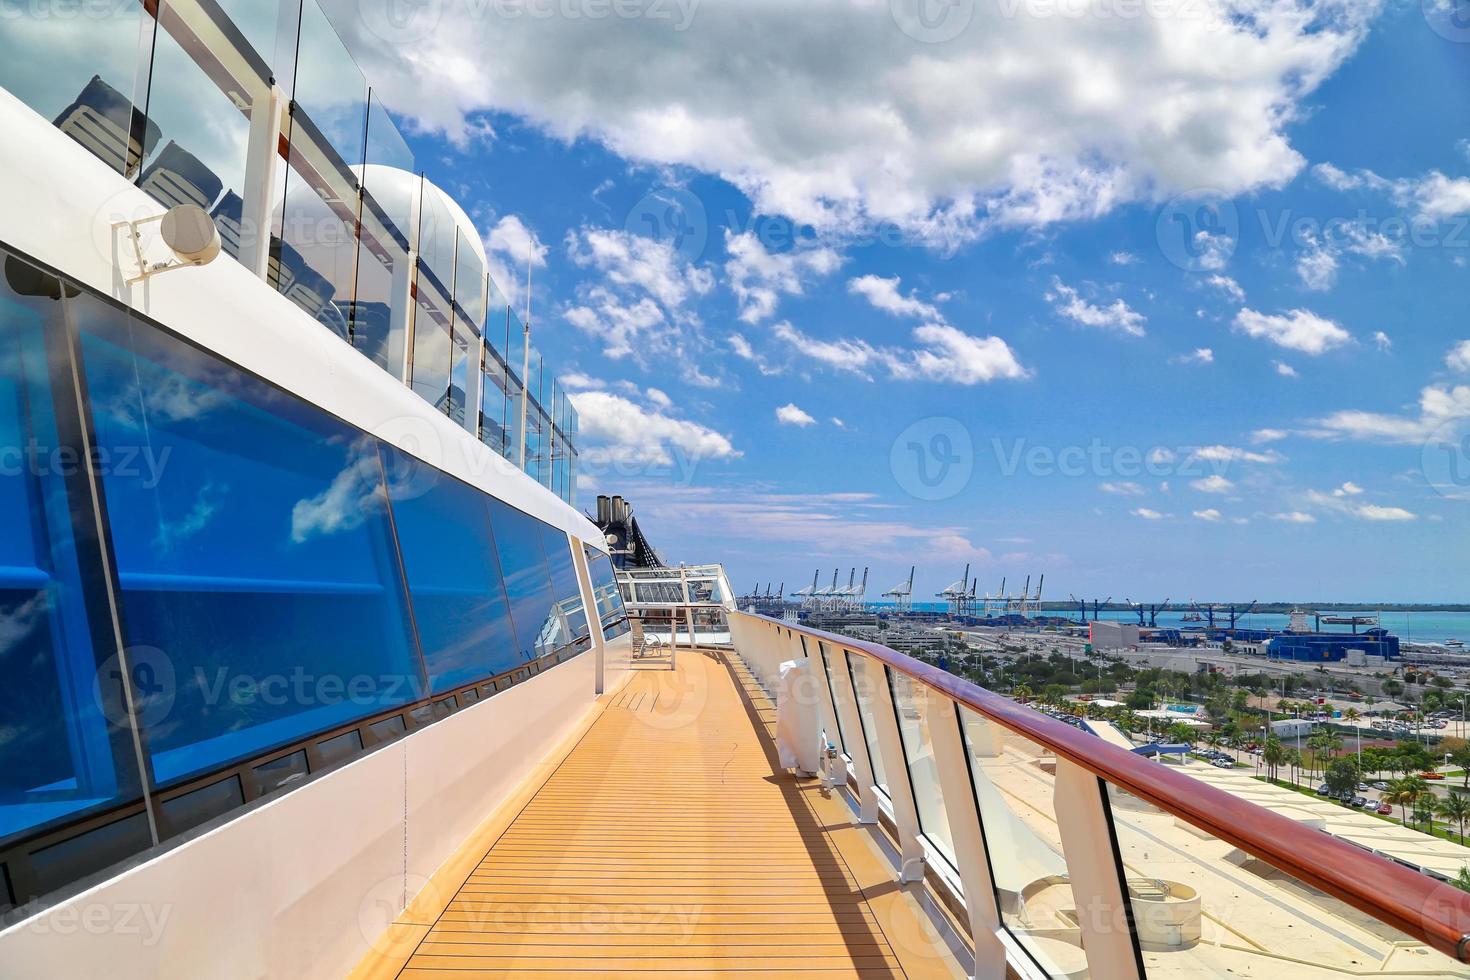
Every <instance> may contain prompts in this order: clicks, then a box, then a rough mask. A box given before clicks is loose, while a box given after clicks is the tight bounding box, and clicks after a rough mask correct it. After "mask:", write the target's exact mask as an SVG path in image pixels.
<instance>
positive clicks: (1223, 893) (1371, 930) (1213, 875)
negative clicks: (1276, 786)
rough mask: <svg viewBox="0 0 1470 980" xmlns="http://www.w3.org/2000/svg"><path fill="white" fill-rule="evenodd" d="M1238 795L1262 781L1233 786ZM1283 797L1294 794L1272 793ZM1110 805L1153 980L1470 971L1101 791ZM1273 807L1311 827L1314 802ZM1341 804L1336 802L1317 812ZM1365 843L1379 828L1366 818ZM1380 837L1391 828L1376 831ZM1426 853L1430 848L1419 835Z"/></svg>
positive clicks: (1167, 817)
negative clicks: (1379, 833)
mask: <svg viewBox="0 0 1470 980" xmlns="http://www.w3.org/2000/svg"><path fill="white" fill-rule="evenodd" d="M1239 781H1240V782H1241V786H1242V788H1244V789H1245V790H1246V791H1249V792H1252V793H1254V792H1255V788H1259V787H1260V786H1261V784H1260V783H1258V782H1256V781H1255V780H1253V779H1251V778H1250V777H1249V775H1242V776H1240V779H1239ZM1280 795H1281V796H1282V797H1283V799H1285V798H1288V797H1291V796H1293V794H1291V793H1282V794H1280ZM1108 804H1109V810H1110V811H1111V812H1112V818H1113V827H1114V830H1115V833H1116V836H1117V840H1118V853H1119V856H1120V857H1121V858H1122V861H1123V876H1124V879H1125V881H1126V883H1127V885H1128V894H1129V899H1130V903H1131V905H1132V907H1133V920H1134V929H1135V931H1136V932H1137V935H1138V942H1139V947H1140V949H1141V950H1142V951H1143V960H1144V967H1145V970H1146V973H1147V975H1148V977H1149V978H1150V980H1153V978H1161V977H1207V976H1222V977H1223V976H1241V977H1249V976H1262V977H1291V976H1297V975H1301V976H1314V977H1316V976H1321V977H1332V976H1342V977H1360V976H1385V975H1395V976H1413V977H1431V976H1432V977H1470V966H1467V965H1465V964H1463V963H1458V962H1456V961H1454V960H1452V959H1450V958H1449V957H1448V956H1445V955H1444V954H1443V953H1439V952H1436V951H1435V950H1433V949H1431V948H1429V947H1428V946H1425V945H1424V944H1423V943H1421V942H1418V941H1416V940H1413V939H1410V938H1409V937H1408V936H1406V935H1404V934H1402V933H1399V932H1397V931H1396V930H1394V929H1391V928H1389V927H1388V926H1387V925H1385V924H1384V923H1382V922H1379V921H1378V920H1377V919H1374V918H1372V917H1371V916H1368V915H1366V914H1364V913H1362V912H1359V911H1358V910H1357V909H1355V908H1353V907H1352V906H1350V905H1348V904H1346V903H1345V902H1343V901H1341V900H1339V899H1337V898H1333V897H1332V896H1330V895H1327V894H1326V893H1324V892H1321V891H1319V890H1317V889H1316V888H1313V887H1312V886H1311V885H1308V884H1307V883H1305V882H1303V881H1301V880H1300V879H1298V878H1296V877H1293V876H1292V875H1289V874H1287V873H1286V872H1284V871H1281V870H1279V869H1278V868H1275V867H1273V866H1272V865H1270V864H1267V863H1266V862H1264V861H1262V860H1260V859H1259V858H1255V857H1253V856H1251V855H1249V854H1246V853H1245V852H1244V851H1242V850H1240V849H1239V848H1237V847H1235V846H1234V845H1233V844H1230V843H1227V842H1225V841H1223V840H1220V839H1219V838H1217V837H1214V836H1212V835H1211V834H1209V833H1206V832H1205V831H1203V830H1200V829H1198V828H1196V827H1193V826H1191V825H1190V824H1187V823H1185V822H1184V821H1183V820H1181V819H1179V818H1178V817H1175V816H1174V815H1173V814H1171V813H1167V812H1165V811H1163V810H1160V809H1158V808H1157V807H1155V806H1153V805H1151V804H1149V803H1146V802H1144V801H1143V800H1141V799H1139V798H1138V797H1137V796H1135V795H1133V794H1132V793H1129V792H1128V791H1127V790H1123V789H1120V788H1118V787H1116V786H1112V785H1109V786H1108ZM1302 804H1303V806H1300V807H1298V806H1294V805H1293V804H1292V803H1291V801H1290V799H1285V802H1284V803H1273V804H1272V805H1271V809H1272V810H1274V811H1275V812H1277V813H1284V814H1285V815H1287V816H1290V817H1293V818H1294V819H1297V820H1299V821H1300V825H1301V827H1302V829H1303V831H1304V832H1313V831H1312V830H1311V828H1313V827H1314V826H1320V820H1321V818H1320V817H1317V816H1314V815H1313V813H1312V812H1311V811H1312V806H1313V804H1312V801H1311V800H1308V799H1305V798H1303V799H1302ZM1322 805H1323V806H1326V807H1337V808H1339V809H1340V806H1339V805H1338V804H1336V803H1330V802H1329V803H1325V804H1322ZM1352 819H1357V820H1360V821H1362V822H1363V824H1364V827H1365V828H1366V829H1367V833H1366V834H1365V837H1369V838H1372V837H1377V836H1378V835H1377V833H1376V831H1375V830H1374V827H1375V826H1377V825H1379V824H1380V823H1381V822H1380V821H1379V818H1378V817H1376V816H1373V815H1371V814H1360V815H1358V816H1357V817H1353V818H1352ZM1381 825H1382V826H1383V827H1385V828H1386V827H1388V826H1389V825H1388V824H1381ZM1424 841H1425V842H1426V843H1427V844H1430V845H1431V846H1432V844H1433V841H1432V840H1431V839H1430V838H1428V837H1424Z"/></svg>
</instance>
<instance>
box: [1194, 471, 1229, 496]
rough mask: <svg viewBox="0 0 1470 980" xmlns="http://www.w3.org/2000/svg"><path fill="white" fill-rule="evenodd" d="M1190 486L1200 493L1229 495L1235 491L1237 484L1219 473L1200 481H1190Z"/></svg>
mask: <svg viewBox="0 0 1470 980" xmlns="http://www.w3.org/2000/svg"><path fill="white" fill-rule="evenodd" d="M1189 485H1190V486H1192V487H1194V488H1195V489H1196V490H1198V491H1199V492H1200V493H1229V492H1230V491H1232V490H1234V489H1235V484H1234V483H1231V482H1230V481H1229V480H1227V479H1225V478H1224V477H1223V476H1221V475H1220V474H1218V473H1215V474H1212V475H1210V476H1207V477H1204V478H1203V479H1199V480H1191V481H1189Z"/></svg>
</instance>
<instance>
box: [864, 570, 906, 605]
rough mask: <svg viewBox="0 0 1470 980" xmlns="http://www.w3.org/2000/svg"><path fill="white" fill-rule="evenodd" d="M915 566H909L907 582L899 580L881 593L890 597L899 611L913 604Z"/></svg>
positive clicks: (887, 597) (886, 597)
mask: <svg viewBox="0 0 1470 980" xmlns="http://www.w3.org/2000/svg"><path fill="white" fill-rule="evenodd" d="M915 567H916V566H914V565H910V566H909V580H908V581H907V582H900V583H898V584H897V585H895V586H894V587H893V588H891V589H889V590H888V591H887V592H885V593H883V598H885V599H892V600H893V606H894V608H895V609H897V610H898V611H899V612H907V611H908V610H909V609H910V608H911V607H912V606H913V599H914V568H915ZM863 574H864V575H866V574H867V573H866V572H864V573H863Z"/></svg>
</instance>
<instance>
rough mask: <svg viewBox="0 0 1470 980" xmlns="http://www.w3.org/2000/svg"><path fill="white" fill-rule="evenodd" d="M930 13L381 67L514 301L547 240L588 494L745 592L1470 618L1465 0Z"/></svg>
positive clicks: (549, 32) (547, 311) (496, 33)
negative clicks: (531, 253)
mask: <svg viewBox="0 0 1470 980" xmlns="http://www.w3.org/2000/svg"><path fill="white" fill-rule="evenodd" d="M910 2H911V0H893V3H891V4H889V3H883V4H876V5H875V4H871V3H857V2H853V3H837V2H836V0H826V2H823V3H820V4H817V5H816V6H815V7H814V8H813V11H814V12H813V13H812V14H811V18H812V19H813V20H820V19H821V18H822V17H826V18H828V20H827V26H828V28H829V31H830V34H831V37H830V39H829V40H830V45H825V46H824V45H823V44H822V43H820V37H819V34H818V35H814V37H817V38H818V41H817V42H816V43H814V44H812V45H806V46H804V44H803V41H811V40H812V38H802V37H799V36H798V37H795V38H790V39H788V35H790V34H792V33H793V32H796V33H798V34H800V32H801V31H802V30H804V29H805V28H803V27H798V26H793V25H794V23H795V22H793V21H791V20H789V19H788V18H789V17H790V14H788V13H787V12H786V11H785V9H784V8H782V7H779V6H773V5H767V4H764V3H755V4H753V5H749V6H748V7H747V8H745V12H744V13H743V14H742V13H741V12H740V11H738V10H734V11H732V9H730V8H729V7H728V6H727V5H725V4H721V3H716V2H715V0H707V2H706V3H705V4H703V5H699V4H697V3H696V4H693V5H692V6H690V7H687V8H681V9H686V10H688V11H689V12H690V16H689V17H688V22H687V26H686V27H685V29H682V30H678V29H675V28H674V27H671V26H670V25H669V24H668V23H650V22H649V21H650V20H656V18H654V17H653V15H652V13H651V11H652V10H653V9H654V8H648V10H647V11H645V14H647V16H645V17H643V18H642V19H638V18H630V19H627V20H617V21H612V22H599V23H596V24H593V23H590V22H588V21H587V20H586V19H585V18H583V19H581V20H576V19H568V18H567V16H566V15H565V13H564V11H565V9H567V8H565V7H563V8H562V9H563V13H562V14H559V15H555V16H553V15H550V14H548V15H547V16H546V17H543V18H540V19H536V18H532V19H531V20H529V21H519V22H515V23H512V24H510V25H506V24H504V23H502V22H501V21H502V20H503V18H501V19H496V18H490V19H489V20H488V21H487V20H486V19H485V18H484V17H483V16H481V15H477V14H476V13H475V8H473V7H472V8H470V9H468V10H460V9H459V8H457V7H453V6H444V7H435V8H433V12H434V15H435V18H436V20H435V22H434V25H433V26H434V29H433V31H432V32H431V33H427V34H426V36H425V37H424V38H422V39H416V40H415V42H414V44H413V45H406V44H396V45H395V44H393V43H390V44H387V45H384V46H380V51H381V53H380V55H379V57H380V58H381V61H380V62H379V63H378V64H377V65H375V66H370V73H371V72H372V71H373V69H374V68H376V70H377V71H378V72H379V73H380V77H383V78H384V79H385V80H386V81H385V85H386V86H387V87H386V88H385V94H386V95H387V96H388V97H389V98H390V102H393V101H396V102H397V103H398V104H404V103H408V104H413V105H416V106H418V107H419V108H418V109H417V111H416V114H414V113H410V114H407V116H408V117H409V120H410V121H409V122H408V123H406V125H408V126H410V127H412V129H413V133H412V135H411V138H410V141H411V143H412V145H413V148H414V151H415V153H416V156H417V159H418V163H419V165H420V166H421V167H422V168H423V169H424V170H425V171H426V172H427V173H428V174H429V176H430V177H431V178H432V179H434V180H435V181H437V182H439V183H440V184H441V185H442V186H444V187H445V188H446V189H447V190H449V191H450V192H451V193H453V194H454V195H455V196H456V197H458V199H459V200H460V201H461V202H462V203H463V204H464V205H465V208H466V210H467V211H469V212H470V214H471V215H472V216H473V217H474V218H475V220H476V222H477V223H478V224H479V225H480V227H481V228H482V229H483V232H484V235H485V238H486V243H487V247H488V249H489V250H490V252H491V255H492V263H493V265H494V266H495V268H496V271H498V272H499V274H498V275H497V280H498V281H500V284H501V285H502V288H507V289H508V291H509V290H513V291H514V295H516V297H517V298H518V301H519V300H521V299H523V290H522V289H521V288H520V285H519V280H520V278H521V276H522V275H523V268H524V262H525V255H526V249H527V243H528V241H533V244H534V247H535V258H534V262H535V263H536V269H535V274H534V284H535V289H534V298H533V310H534V323H535V330H534V337H535V342H536V344H537V346H538V347H540V348H541V349H542V350H543V351H545V352H546V354H547V356H548V358H549V360H550V362H551V363H554V364H555V365H556V366H557V369H558V371H559V373H560V374H561V375H563V376H564V377H566V378H567V379H568V380H569V387H572V388H574V389H575V390H576V391H577V394H576V396H575V397H576V399H577V402H578V405H579V408H580V410H581V413H582V425H583V429H584V433H585V437H584V440H583V441H584V443H585V444H586V450H585V453H584V459H585V460H586V463H587V465H586V466H585V467H584V476H583V480H582V483H581V493H582V495H583V498H582V499H583V503H584V505H586V506H587V507H589V508H590V506H591V496H592V494H593V493H595V492H598V491H607V492H620V493H623V494H625V495H626V496H628V497H629V498H630V499H631V500H632V501H633V502H634V505H635V508H636V511H637V513H638V514H639V516H640V519H641V521H642V523H643V524H644V527H645V530H646V531H647V532H648V533H649V535H650V537H651V539H652V540H653V541H654V543H655V544H656V545H657V546H658V547H659V548H660V549H661V550H662V551H663V553H664V554H665V556H666V558H667V559H669V560H673V561H678V560H686V561H692V562H702V561H710V560H717V561H723V562H725V563H726V565H727V568H728V569H729V571H730V573H731V577H732V579H733V581H734V584H735V586H736V588H737V589H738V590H741V591H744V590H746V589H749V588H750V587H751V586H752V585H753V584H755V583H756V582H757V581H759V582H761V583H765V582H766V581H768V580H770V581H775V582H780V581H784V582H785V583H786V584H787V588H788V589H791V588H794V587H797V586H800V585H803V584H806V583H807V582H809V581H810V579H811V577H812V573H813V570H814V569H815V568H817V567H818V566H820V567H822V568H823V569H824V573H823V574H824V576H825V577H830V575H831V570H832V568H833V567H835V566H839V565H840V566H842V568H843V572H842V578H843V580H844V581H845V580H846V576H847V568H848V567H849V566H853V565H856V566H858V568H859V569H860V570H861V568H862V567H863V566H865V565H871V566H873V573H872V575H873V578H872V582H873V585H874V586H875V587H874V588H873V589H872V590H870V591H871V592H877V591H881V589H883V588H886V587H888V586H890V585H892V584H893V583H894V582H896V581H898V580H899V579H901V578H903V577H904V575H906V573H907V568H908V566H909V565H910V564H911V563H913V564H917V565H918V573H917V576H916V588H915V592H916V593H918V594H921V595H922V594H929V593H933V592H935V591H937V590H938V589H940V588H942V587H943V586H944V585H946V584H948V583H949V582H951V581H953V580H955V579H957V578H958V577H959V575H960V573H961V571H962V569H963V567H964V565H965V564H966V563H967V562H969V563H971V564H972V565H973V567H974V574H977V575H978V576H979V578H980V583H981V586H982V588H993V587H994V586H996V585H998V584H999V580H1000V578H1001V576H1002V575H1005V576H1008V577H1009V578H1010V579H1011V581H1012V582H1019V581H1020V580H1021V579H1022V578H1024V576H1026V575H1027V574H1030V575H1032V576H1033V577H1034V576H1036V575H1039V574H1042V573H1045V574H1046V576H1047V583H1048V584H1047V594H1048V595H1049V596H1051V597H1058V598H1065V597H1066V595H1067V594H1068V593H1073V592H1075V593H1076V594H1078V595H1083V594H1086V595H1089V596H1091V595H1101V596H1105V595H1114V596H1118V597H1123V596H1130V597H1132V598H1134V599H1152V600H1155V601H1157V600H1160V599H1162V598H1164V597H1165V596H1172V597H1175V598H1183V597H1188V596H1193V597H1195V598H1198V599H1201V600H1203V599H1205V598H1212V599H1219V600H1231V599H1251V598H1257V597H1259V598H1262V599H1282V600H1290V599H1296V598H1300V599H1304V600H1305V599H1321V600H1331V599H1341V600H1357V599H1361V600H1365V601H1367V600H1413V599H1419V600H1434V599H1439V600H1450V599H1463V595H1462V591H1461V590H1458V589H1457V585H1461V584H1463V583H1464V582H1465V581H1467V579H1470V574H1467V573H1470V559H1467V558H1466V555H1467V549H1466V547H1465V544H1466V542H1465V532H1466V528H1467V523H1466V519H1465V508H1466V499H1467V497H1470V493H1467V486H1466V483H1467V478H1470V459H1467V458H1466V454H1465V447H1466V446H1470V442H1462V441H1461V440H1462V437H1463V436H1464V435H1465V433H1466V432H1467V431H1470V343H1466V342H1467V340H1470V304H1467V302H1466V295H1467V294H1466V284H1467V281H1470V279H1467V277H1470V96H1467V95H1466V93H1470V20H1466V19H1465V14H1464V11H1463V10H1461V11H1459V16H1460V19H1458V20H1457V19H1456V14H1457V11H1456V10H1455V9H1454V8H1452V7H1449V6H1444V7H1441V6H1439V4H1441V3H1448V2H1449V0H1424V2H1423V3H1422V4H1421V3H1419V2H1414V3H1408V2H1391V3H1385V4H1382V5H1377V4H1374V3H1369V2H1362V3H1351V4H1349V3H1337V2H1329V0H1322V2H1307V0H1303V2H1301V3H1292V4H1288V3H1279V2H1275V0H1233V2H1231V3H1229V4H1228V5H1227V4H1224V3H1215V2H1213V0H1199V2H1198V3H1193V2H1184V0H1181V2H1180V3H1179V4H1176V5H1172V6H1170V7H1169V10H1170V11H1171V13H1169V14H1167V15H1163V16H1159V17H1153V18H1150V17H1141V18H1140V17H1134V18H1131V19H1130V18H1127V17H1114V18H1112V19H1111V20H1110V21H1104V20H1100V19H1099V18H1098V17H1097V16H1095V12H1096V11H1097V10H1098V9H1101V8H1100V6H1099V5H1097V4H1094V6H1093V8H1091V9H1092V10H1093V11H1094V14H1091V15H1080V14H1079V15H1077V16H1073V17H1065V16H1058V15H1056V13H1055V5H1053V6H1046V5H1045V4H1040V2H1039V0H1032V2H1029V3H1028V2H1025V0H1021V2H1020V4H1019V7H1018V6H1017V4H1016V3H1010V4H1009V5H1007V4H1004V3H1002V4H999V5H998V6H997V5H994V4H989V3H985V2H984V0H978V2H977V3H974V4H969V5H968V6H966V0H957V5H956V6H955V7H954V8H953V9H954V10H959V11H961V12H963V11H966V10H969V11H970V19H969V20H967V21H966V23H965V24H964V26H963V28H962V30H961V32H960V34H959V35H957V36H956V37H953V38H948V37H945V38H940V39H937V40H935V39H933V38H925V37H920V38H917V39H916V38H915V37H914V36H912V35H913V32H912V31H910V30H906V29H904V28H905V22H904V11H905V10H906V9H907V8H906V7H905V4H907V3H910ZM918 2H933V0H918ZM1065 6H1066V5H1065V4H1063V7H1064V8H1065ZM1462 6H1463V4H1462ZM817 8H820V9H817ZM1227 8H1228V9H1227ZM640 9H642V8H640ZM1122 9H1125V10H1126V9H1131V8H1126V7H1124V8H1122ZM1018 10H1019V13H1016V11H1018ZM1200 10H1204V11H1212V10H1215V11H1223V12H1224V15H1225V19H1224V20H1216V21H1215V22H1213V23H1212V24H1211V25H1209V26H1208V27H1206V28H1200V27H1199V25H1197V24H1191V23H1188V22H1187V21H1188V18H1189V17H1190V16H1192V15H1193V13H1194V12H1197V11H1200ZM1008 11H1009V12H1011V13H1010V15H1009V16H1008V15H1007V12H1008ZM456 18H458V19H456ZM986 18H1001V19H1000V20H996V21H995V22H994V23H988V22H987V21H986ZM369 28H371V24H369ZM594 28H595V29H596V30H594ZM599 30H600V31H601V33H597V31H599ZM589 32H590V33H589ZM987 32H989V33H987ZM1007 32H1012V33H1013V36H1012V37H1011V38H1010V41H1009V43H1008V47H1007V50H1008V51H1010V52H1012V53H1014V54H1015V55H1016V57H1017V59H1018V60H1017V61H1016V62H1015V63H1014V64H1000V62H1002V61H1004V59H1003V58H1000V59H998V58H996V57H995V54H994V51H993V50H991V49H988V48H987V47H986V45H987V44H990V43H992V42H993V35H995V34H999V35H1002V36H1004V35H1006V33H1007ZM967 45H970V47H967ZM1028 45H1030V46H1031V47H1029V48H1028ZM834 46H835V48H834ZM406 49H411V50H406ZM429 49H432V50H433V51H434V52H435V57H433V58H428V57H426V56H425V52H426V51H427V50H429ZM1057 49H1059V51H1058V50H1057ZM1028 53H1034V54H1035V55H1036V57H1035V58H1034V59H1030V58H1028V57H1026V56H1027V55H1028ZM980 55H988V60H985V61H983V62H982V61H977V60H975V58H976V57H978V56H980ZM456 56H458V57H460V58H462V59H464V60H463V61H457V60H455V57H456ZM848 57H851V58H854V59H864V60H865V63H868V64H870V66H871V70H870V72H869V73H868V74H869V75H873V76H878V77H879V78H880V79H882V80H883V83H882V84H880V85H874V86H872V87H870V88H869V87H864V86H865V85H866V82H863V83H861V84H860V83H858V82H854V81H853V79H854V78H856V77H857V76H854V75H853V74H851V73H852V72H853V71H854V69H853V67H852V66H851V65H849V64H847V63H846V60H845V59H847V58H848ZM477 59H483V61H482V60H477ZM1212 59H1213V60H1212ZM988 73H989V74H988ZM1032 73H1034V77H1032ZM864 77H865V78H866V76H864ZM1012 84H1013V85H1015V86H1016V88H1015V89H1014V91H1011V92H1007V91H1003V90H1004V89H1005V88H1006V86H1007V85H1012ZM997 92H999V94H996V93H997ZM395 97H396V98H395ZM512 269H515V270H517V271H516V272H514V273H512V272H511V271H510V270H512ZM512 278H514V279H515V280H516V281H517V282H516V283H515V284H511V283H508V282H507V281H506V280H508V279H512ZM1462 344H1465V346H1463V347H1461V346H1460V345H1462ZM1456 464H1458V468H1456Z"/></svg>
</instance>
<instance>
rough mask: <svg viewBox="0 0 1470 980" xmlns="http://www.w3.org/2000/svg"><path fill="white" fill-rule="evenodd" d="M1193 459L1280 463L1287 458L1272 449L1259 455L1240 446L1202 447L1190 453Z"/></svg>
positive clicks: (1212, 461)
mask: <svg viewBox="0 0 1470 980" xmlns="http://www.w3.org/2000/svg"><path fill="white" fill-rule="evenodd" d="M1190 457H1191V458H1192V459H1199V460H1203V461H1205V462H1207V463H1270V464H1274V463H1280V462H1283V461H1284V460H1285V459H1286V457H1285V456H1282V455H1281V454H1280V453H1278V452H1277V451H1276V450H1274V449H1271V450H1268V451H1266V452H1264V453H1258V452H1255V451H1253V450H1250V449H1242V448H1240V447H1239V446H1200V447H1199V448H1197V449H1195V450H1194V451H1193V452H1191V453H1190Z"/></svg>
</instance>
